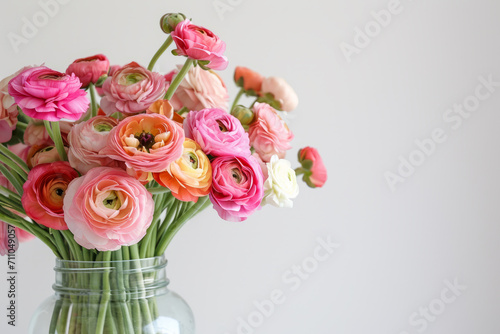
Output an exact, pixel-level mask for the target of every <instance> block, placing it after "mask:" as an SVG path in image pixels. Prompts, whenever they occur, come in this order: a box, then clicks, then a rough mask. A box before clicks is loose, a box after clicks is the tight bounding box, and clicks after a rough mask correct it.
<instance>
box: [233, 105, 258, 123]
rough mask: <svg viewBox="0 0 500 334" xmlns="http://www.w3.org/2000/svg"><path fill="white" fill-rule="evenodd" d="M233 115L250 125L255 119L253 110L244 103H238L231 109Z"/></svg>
mask: <svg viewBox="0 0 500 334" xmlns="http://www.w3.org/2000/svg"><path fill="white" fill-rule="evenodd" d="M231 115H233V116H234V117H236V118H237V119H239V120H240V122H241V124H242V125H248V124H250V123H252V121H253V116H254V115H253V111H252V110H250V109H248V108H247V107H244V106H242V105H237V106H236V107H234V108H233V110H231Z"/></svg>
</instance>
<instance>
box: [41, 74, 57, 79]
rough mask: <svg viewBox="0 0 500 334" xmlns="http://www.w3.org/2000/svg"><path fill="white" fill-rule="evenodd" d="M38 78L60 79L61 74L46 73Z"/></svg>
mask: <svg viewBox="0 0 500 334" xmlns="http://www.w3.org/2000/svg"><path fill="white" fill-rule="evenodd" d="M38 79H47V80H59V79H61V76H59V75H55V74H45V75H41V76H39V77H38Z"/></svg>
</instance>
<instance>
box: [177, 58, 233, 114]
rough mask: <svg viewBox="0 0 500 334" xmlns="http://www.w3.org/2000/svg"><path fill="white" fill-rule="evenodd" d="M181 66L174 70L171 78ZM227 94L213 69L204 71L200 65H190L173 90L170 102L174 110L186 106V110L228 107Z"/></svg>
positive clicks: (225, 108)
mask: <svg viewBox="0 0 500 334" xmlns="http://www.w3.org/2000/svg"><path fill="white" fill-rule="evenodd" d="M181 67H182V66H180V65H179V66H178V69H177V70H174V71H173V72H174V73H173V75H172V79H171V80H173V79H174V78H175V77H176V76H177V73H179V70H180V68H181ZM228 101H229V94H228V93H227V88H226V85H225V84H224V82H223V81H222V78H221V77H219V75H217V73H215V72H213V71H205V70H204V69H202V68H201V67H200V66H196V67H191V69H190V70H189V71H188V73H187V74H186V76H185V77H184V79H183V80H182V82H181V84H180V85H179V87H178V88H177V90H176V91H175V94H174V96H172V98H171V99H170V103H172V106H173V107H174V109H175V110H180V109H181V108H182V107H186V108H187V109H188V110H190V111H191V110H201V109H205V108H219V109H223V110H227V109H228Z"/></svg>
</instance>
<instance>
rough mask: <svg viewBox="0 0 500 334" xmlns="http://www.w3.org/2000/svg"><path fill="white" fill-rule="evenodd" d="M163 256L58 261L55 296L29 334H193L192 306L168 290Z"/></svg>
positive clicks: (35, 319) (42, 307)
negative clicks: (133, 258) (134, 258)
mask: <svg viewBox="0 0 500 334" xmlns="http://www.w3.org/2000/svg"><path fill="white" fill-rule="evenodd" d="M166 264H167V261H166V259H165V258H164V257H163V256H159V257H154V258H147V259H139V260H125V261H107V262H103V261H67V260H60V259H57V260H56V266H55V268H54V270H55V272H56V280H55V283H54V285H53V289H54V291H55V293H54V295H52V296H51V297H49V298H48V299H47V300H45V301H44V302H43V303H42V305H40V307H39V308H38V309H37V311H36V312H35V314H34V315H33V317H32V319H31V322H30V329H29V333H31V334H47V333H49V334H53V333H54V334H55V333H57V334H63V333H64V334H75V333H79V334H101V333H106V334H108V333H116V334H122V333H125V334H127V333H134V334H136V333H141V334H160V333H161V334H194V332H195V326H194V317H193V313H192V311H191V309H190V307H189V306H188V304H187V303H186V302H185V301H184V300H183V299H182V298H181V297H180V296H179V295H178V294H176V293H175V292H172V291H170V290H169V289H168V288H167V285H168V283H169V280H168V279H167V276H166V269H165V267H166Z"/></svg>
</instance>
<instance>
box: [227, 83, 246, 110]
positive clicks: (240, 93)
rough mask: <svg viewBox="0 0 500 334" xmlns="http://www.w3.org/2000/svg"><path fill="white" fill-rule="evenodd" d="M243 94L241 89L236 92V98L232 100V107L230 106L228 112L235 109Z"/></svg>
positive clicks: (243, 91) (243, 90)
mask: <svg viewBox="0 0 500 334" xmlns="http://www.w3.org/2000/svg"><path fill="white" fill-rule="evenodd" d="M243 93H245V89H244V88H243V87H241V89H240V91H239V92H238V94H236V97H235V98H234V102H233V105H232V106H231V109H229V112H231V111H233V109H234V107H236V105H237V104H238V101H239V100H240V98H241V96H242V95H243Z"/></svg>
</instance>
